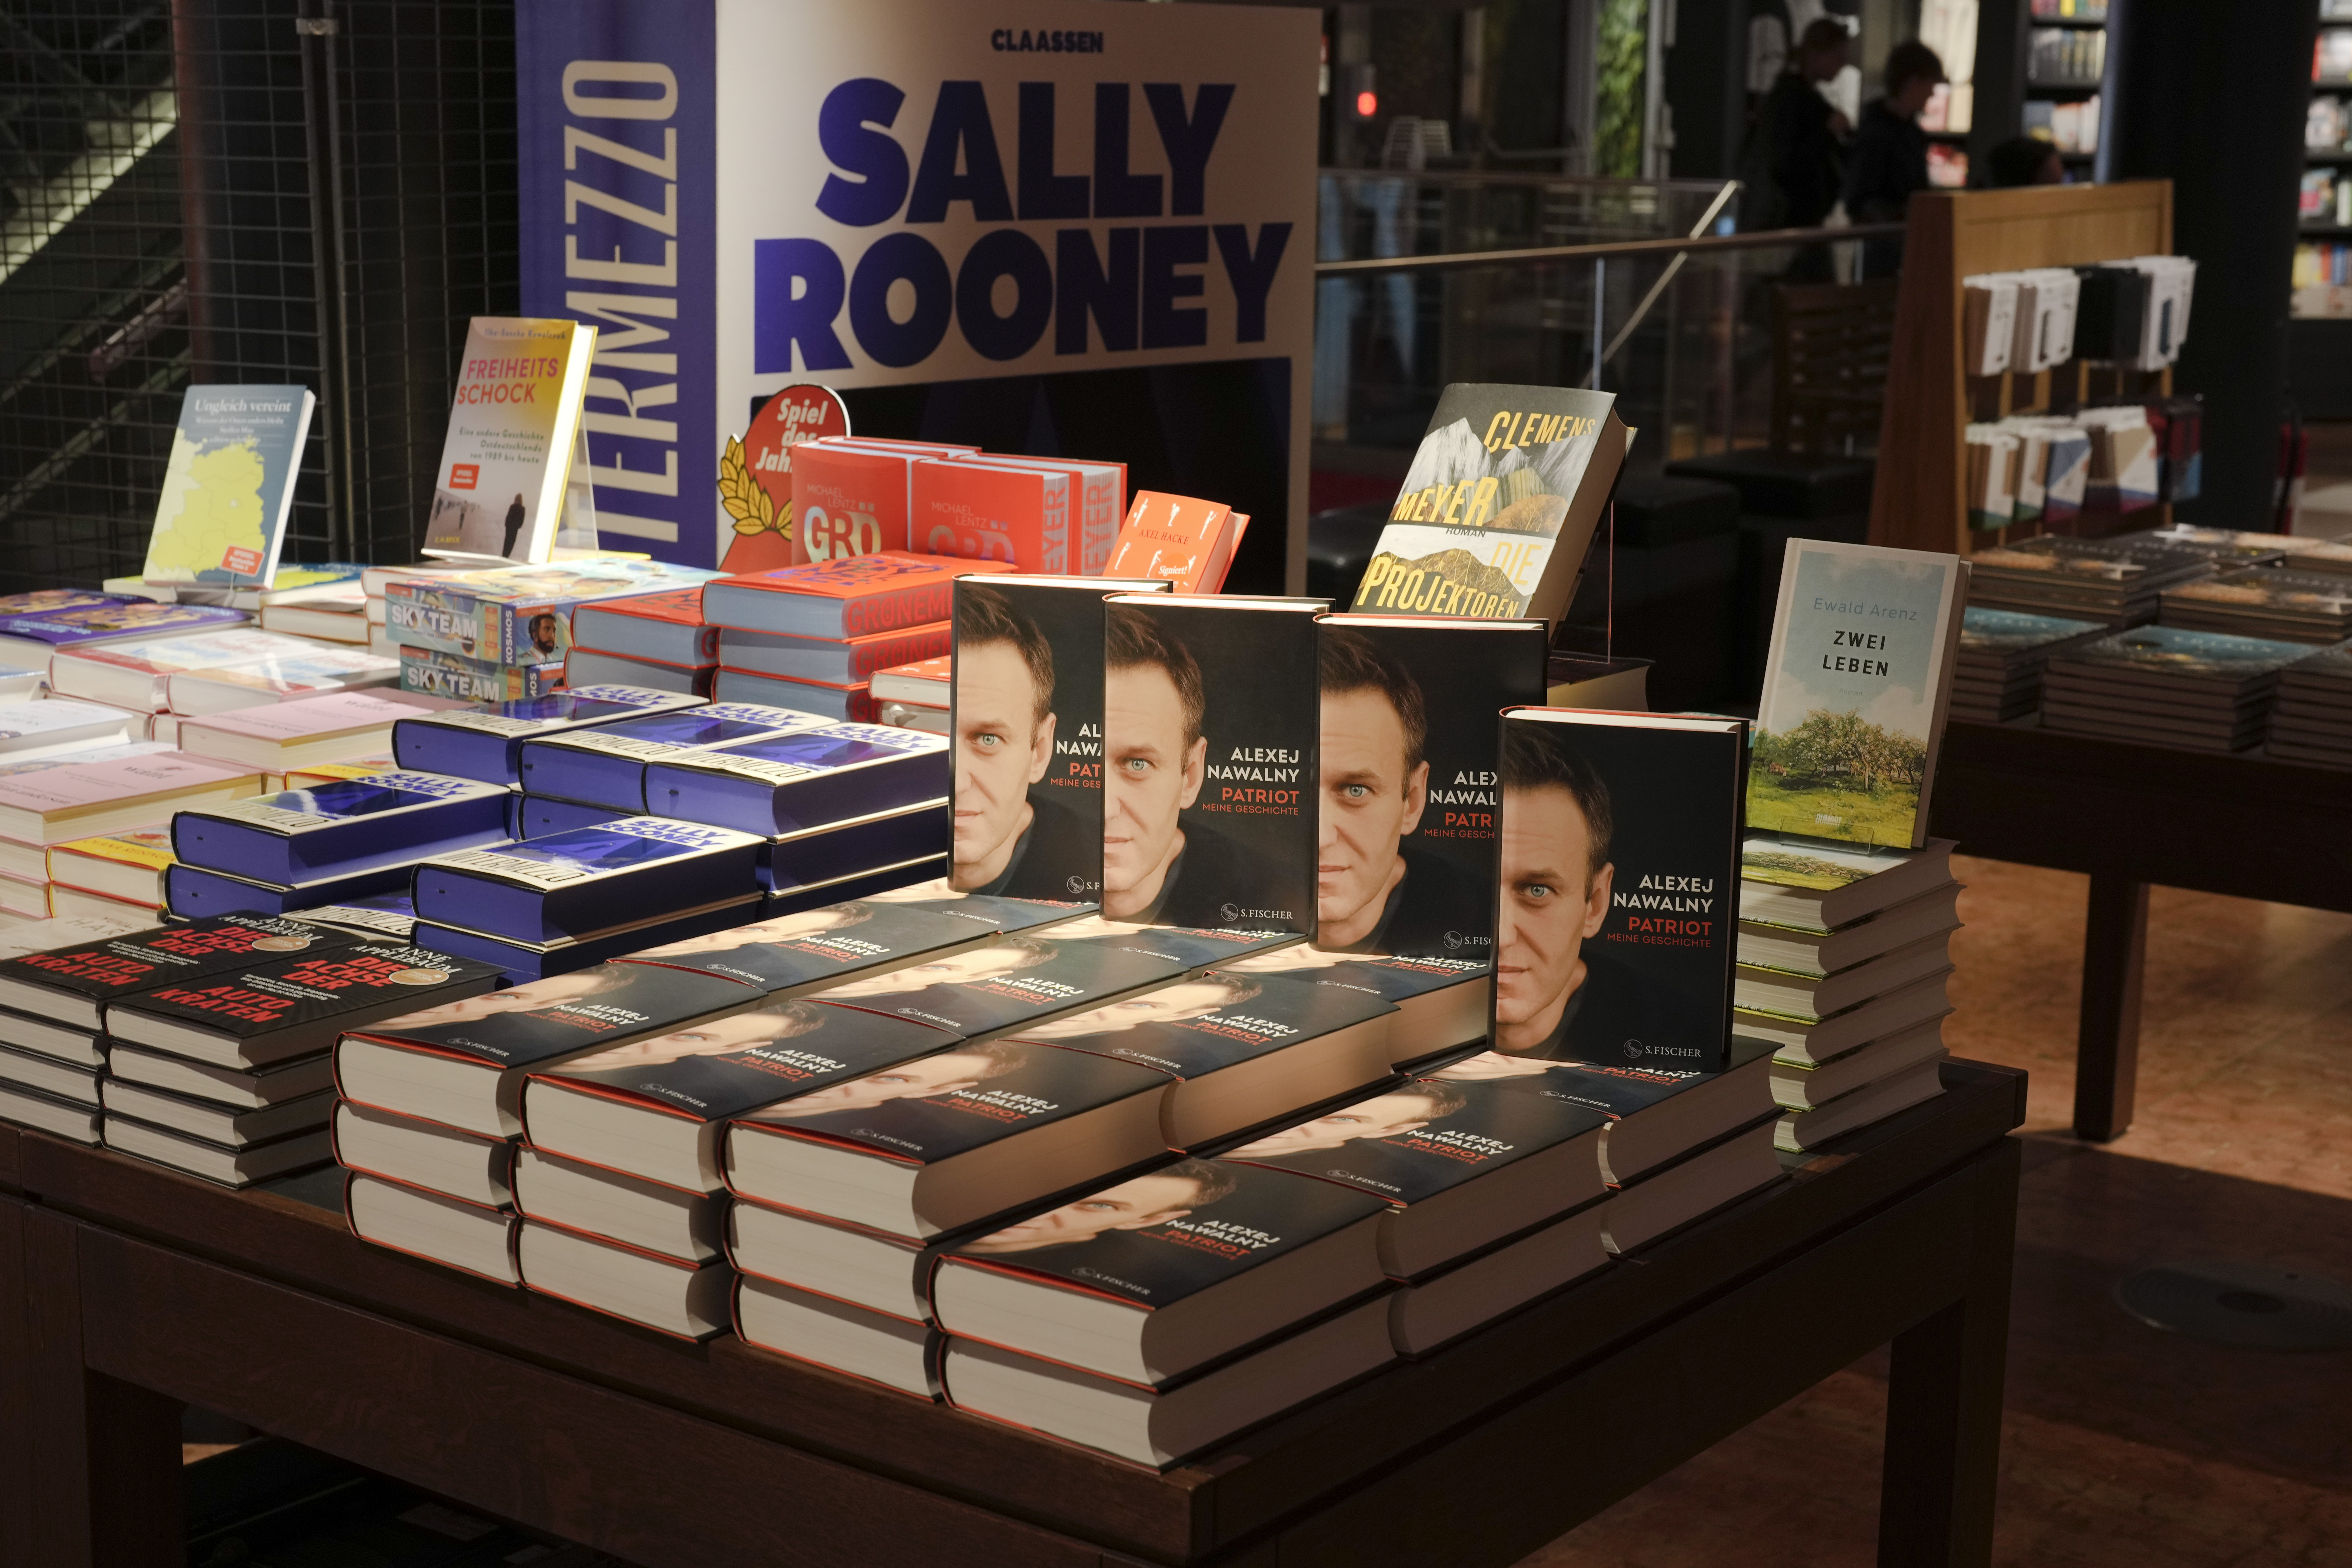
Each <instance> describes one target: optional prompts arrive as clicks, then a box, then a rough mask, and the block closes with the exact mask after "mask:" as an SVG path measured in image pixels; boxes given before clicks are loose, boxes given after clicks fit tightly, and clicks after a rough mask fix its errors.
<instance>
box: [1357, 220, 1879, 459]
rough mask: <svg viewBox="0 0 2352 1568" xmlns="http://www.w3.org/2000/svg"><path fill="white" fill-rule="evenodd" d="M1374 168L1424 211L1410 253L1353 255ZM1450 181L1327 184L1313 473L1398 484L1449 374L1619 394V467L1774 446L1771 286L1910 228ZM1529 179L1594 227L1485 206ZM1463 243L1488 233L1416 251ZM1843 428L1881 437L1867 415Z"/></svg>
mask: <svg viewBox="0 0 2352 1568" xmlns="http://www.w3.org/2000/svg"><path fill="white" fill-rule="evenodd" d="M1382 180H1394V181H1398V182H1401V188H1402V190H1403V191H1405V192H1406V193H1407V194H1408V195H1411V197H1412V201H1413V202H1415V203H1416V204H1419V206H1420V207H1426V208H1429V209H1432V210H1433V211H1434V212H1435V213H1436V214H1437V216H1432V217H1430V218H1429V219H1428V221H1427V222H1426V223H1425V224H1424V223H1423V222H1421V220H1419V219H1416V220H1415V226H1414V227H1413V228H1412V238H1413V240H1414V246H1413V247H1405V246H1404V245H1402V243H1401V242H1400V243H1397V244H1393V245H1372V246H1370V249H1371V250H1373V251H1375V252H1377V251H1381V250H1386V251H1387V252H1388V253H1387V254H1365V253H1364V251H1365V249H1366V248H1367V247H1365V246H1364V245H1362V244H1360V243H1358V242H1357V240H1358V238H1360V237H1358V236H1356V235H1355V232H1354V231H1355V230H1356V229H1360V228H1361V227H1362V224H1361V222H1360V219H1361V216H1362V214H1363V213H1364V212H1365V211H1366V210H1367V207H1368V204H1369V203H1370V201H1371V200H1372V195H1373V193H1374V192H1376V190H1377V187H1378V185H1379V183H1380V182H1381V181H1382ZM1455 187H1456V183H1455V182H1453V181H1449V180H1448V179H1446V178H1445V177H1444V176H1439V175H1412V176H1391V175H1361V176H1358V175H1352V174H1349V175H1327V176H1326V184H1325V195H1326V200H1327V203H1336V205H1335V206H1327V208H1326V216H1325V224H1324V227H1325V230H1326V238H1327V241H1329V243H1328V244H1327V246H1326V247H1325V248H1326V249H1327V250H1338V251H1340V252H1342V254H1340V255H1337V256H1331V257H1328V258H1326V259H1323V260H1320V261H1318V264H1317V267H1316V323H1315V382H1314V387H1315V391H1314V403H1313V416H1312V418H1313V436H1314V443H1315V461H1314V467H1315V468H1316V469H1317V471H1318V475H1321V474H1334V473H1336V474H1346V475H1360V476H1362V477H1363V479H1365V480H1366V481H1367V483H1366V485H1365V487H1364V488H1365V489H1366V490H1367V492H1368V493H1369V491H1370V489H1376V488H1377V484H1376V483H1374V482H1372V481H1376V480H1378V479H1381V478H1389V477H1402V473H1403V471H1404V467H1405V463H1406V461H1407V459H1408V458H1410V456H1411V454H1412V448H1413V447H1414V446H1415V444H1416V443H1418V441H1419V440H1420V438H1421V434H1422V431H1423V429H1424V428H1425V427H1426V426H1427V425H1428V422H1429V416H1430V414H1431V412H1432V411H1433V409H1434V408H1435V406H1436V404H1437V396H1438V393H1439V392H1440V390H1441V389H1443V388H1444V386H1445V385H1446V384H1448V383H1451V382H1457V381H1496V382H1517V383H1523V384H1539V385H1549V386H1572V387H1583V386H1596V385H1597V386H1599V387H1600V388H1601V390H1603V391H1607V392H1612V393H1615V394H1616V395H1618V409H1619V413H1620V415H1621V416H1622V418H1623V419H1624V421H1625V422H1626V423H1627V424H1628V425H1631V426H1634V427H1636V428H1637V429H1638V430H1639V431H1640V432H1641V435H1640V437H1639V438H1638V439H1637V440H1636V442H1635V444H1634V447H1633V455H1632V458H1631V463H1630V468H1629V471H1631V472H1635V473H1649V472H1655V471H1656V470H1657V468H1659V467H1660V466H1661V465H1663V464H1664V463H1665V462H1668V461H1670V460H1673V459H1675V458H1687V457H1695V456H1698V455H1702V454H1706V453H1713V452H1720V451H1724V450H1727V449H1729V448H1733V447H1761V446H1765V445H1769V444H1770V443H1771V441H1772V437H1773V428H1774V427H1773V405H1774V390H1775V380H1776V377H1775V374H1774V368H1775V354H1774V295H1775V289H1776V286H1778V285H1780V284H1781V283H1795V284H1830V283H1833V282H1837V281H1840V280H1842V279H1847V278H1851V277H1853V276H1854V275H1855V272H1856V266H1855V263H1856V259H1857V257H1858V254H1859V253H1860V252H1862V251H1863V250H1864V248H1865V247H1870V248H1872V249H1874V250H1875V249H1879V248H1883V247H1888V246H1890V245H1891V243H1892V242H1895V241H1897V240H1899V238H1900V237H1901V235H1902V233H1903V229H1902V226H1900V225H1895V224H1888V225H1876V226H1855V227H1849V228H1836V229H1805V230H1778V231H1771V232H1766V233H1761V234H1718V233H1715V232H1712V231H1713V230H1714V229H1715V228H1717V226H1719V225H1720V221H1721V219H1722V217H1723V216H1725V215H1726V214H1727V213H1729V212H1730V210H1731V207H1732V204H1733V201H1734V200H1735V199H1736V197H1735V195H1734V194H1733V193H1734V192H1735V191H1736V187H1735V186H1729V185H1725V184H1706V185H1705V186H1704V187H1703V190H1704V199H1701V195H1702V187H1701V186H1699V185H1697V184H1691V183H1688V182H1671V183H1664V184H1656V183H1640V182H1623V181H1577V180H1539V179H1528V180H1526V181H1520V180H1518V179H1516V178H1514V177H1511V176H1500V177H1497V176H1491V175H1482V176H1479V177H1477V178H1476V179H1475V181H1468V180H1465V181H1463V182H1460V183H1459V188H1458V189H1457V188H1455ZM1522 189H1524V190H1526V191H1528V192H1533V193H1536V195H1537V197H1538V198H1540V199H1544V200H1549V199H1551V196H1550V195H1549V194H1550V193H1555V192H1557V193H1559V195H1560V200H1561V202H1562V204H1563V206H1562V210H1563V213H1565V212H1566V211H1567V205H1568V198H1569V197H1570V196H1573V197H1574V198H1575V199H1576V201H1578V202H1580V203H1581V204H1582V205H1581V206H1580V207H1579V208H1578V209H1577V211H1576V212H1575V214H1574V215H1573V216H1563V217H1562V218H1561V219H1560V222H1561V225H1562V232H1570V231H1572V230H1574V228H1575V226H1577V225H1582V226H1585V230H1584V231H1585V232H1594V233H1598V234H1599V236H1600V237H1595V238H1591V239H1580V240H1573V241H1565V242H1561V241H1552V242H1546V243H1527V241H1528V239H1529V238H1530V237H1531V235H1532V234H1534V233H1539V232H1541V229H1540V226H1539V224H1538V225H1535V226H1529V225H1528V224H1521V223H1520V220H1519V218H1518V217H1517V216H1513V217H1511V218H1509V220H1508V221H1504V220H1503V219H1500V218H1496V217H1495V216H1494V215H1493V213H1492V211H1491V210H1489V209H1492V208H1495V207H1496V206H1498V205H1501V204H1503V203H1504V201H1505V199H1506V198H1507V197H1510V196H1512V195H1514V194H1515V193H1517V192H1518V191H1520V190H1522ZM1417 210H1418V208H1417ZM1515 224H1517V225H1518V226H1513V225H1515ZM1612 225H1615V226H1621V227H1620V229H1619V231H1617V232H1610V229H1611V226H1612ZM1693 230H1705V231H1709V232H1705V233H1703V234H1702V235H1701V236H1700V237H1690V236H1691V233H1692V231H1693ZM1661 231H1664V232H1661ZM1334 234H1338V235H1339V237H1342V238H1347V239H1348V240H1349V243H1347V244H1345V245H1342V244H1340V243H1339V240H1338V239H1335V238H1333V236H1334ZM1465 235H1472V236H1480V237H1486V236H1491V237H1496V239H1497V240H1498V243H1494V244H1486V245H1476V246H1468V245H1464V246H1456V247H1454V248H1453V249H1451V250H1450V251H1440V250H1437V249H1435V248H1434V247H1433V245H1427V244H1424V243H1423V242H1424V241H1433V240H1435V239H1437V238H1440V237H1454V238H1459V237H1463V236H1465ZM1873 259H1874V261H1880V262H1884V261H1885V259H1886V258H1879V257H1875V256H1874V258H1873ZM1885 270H1886V268H1885V265H1880V266H1874V268H1872V275H1873V276H1877V275H1881V274H1883V273H1884V272H1885ZM1816 308H1818V305H1816ZM1854 423H1857V424H1859V423H1868V424H1870V425H1871V426H1872V433H1873V434H1874V421H1854ZM1847 439H1848V441H1849V442H1851V441H1852V440H1853V437H1847ZM1866 444H1867V443H1866V441H1865V442H1864V445H1865V446H1866ZM1857 449H1859V448H1857ZM1344 488H1345V487H1342V489H1344Z"/></svg>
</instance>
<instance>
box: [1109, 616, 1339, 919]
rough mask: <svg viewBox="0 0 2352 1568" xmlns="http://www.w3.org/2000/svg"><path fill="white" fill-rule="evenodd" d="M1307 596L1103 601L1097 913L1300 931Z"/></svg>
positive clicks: (1305, 887) (1305, 894)
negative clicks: (1105, 624) (1100, 874)
mask: <svg viewBox="0 0 2352 1568" xmlns="http://www.w3.org/2000/svg"><path fill="white" fill-rule="evenodd" d="M1252 606H1257V607H1252ZM1321 607H1322V601H1320V600H1311V599H1259V600H1238V601H1237V600H1229V599H1223V598H1183V597H1177V596H1173V595H1152V596H1150V597H1145V596H1141V595H1127V596H1123V597H1120V598H1118V599H1114V600H1112V601H1111V604H1110V608H1109V611H1108V632H1107V634H1106V639H1105V643H1104V666H1105V673H1104V677H1103V693H1104V695H1103V730H1104V737H1103V739H1104V747H1105V751H1104V756H1105V771H1104V779H1103V893H1102V900H1101V902H1102V912H1103V913H1104V914H1105V915H1106V916H1108V917H1109V918H1110V919H1112V920H1119V921H1139V922H1142V923H1144V924H1149V925H1171V926H1252V927H1257V928H1261V929H1268V930H1276V931H1297V932H1300V933H1302V934H1308V935H1311V934H1312V933H1313V931H1314V930H1315V816H1314V812H1313V809H1312V785H1313V784H1314V780H1315V776H1316V773H1315V743H1316V701H1317V700H1316V679H1315V622H1314V618H1313V615H1312V613H1311V612H1313V611H1314V610H1316V609H1319V608H1321Z"/></svg>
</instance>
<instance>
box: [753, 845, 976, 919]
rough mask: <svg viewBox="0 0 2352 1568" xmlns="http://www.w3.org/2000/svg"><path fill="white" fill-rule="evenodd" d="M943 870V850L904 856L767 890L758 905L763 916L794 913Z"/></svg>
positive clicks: (945, 868)
mask: <svg viewBox="0 0 2352 1568" xmlns="http://www.w3.org/2000/svg"><path fill="white" fill-rule="evenodd" d="M947 874H948V858H947V856H946V854H945V853H944V852H942V853H940V854H938V855H926V856H924V857H923V858H921V859H919V860H904V861H901V862H899V863H898V865H896V866H884V867H881V868H877V869H876V870H872V871H856V872H852V873H851V874H850V875H848V876H846V877H835V879H833V880H832V881H830V882H811V883H809V884H808V885H806V886H805V887H799V888H794V889H791V890H790V891H788V892H782V893H771V894H769V895H768V901H767V902H766V903H765V904H763V905H762V906H761V910H760V913H761V916H762V917H763V918H764V917H767V916H772V915H790V914H798V913H799V912H800V911H801V910H813V909H815V908H817V907H819V906H820V905H824V904H833V903H839V902H840V901H841V900H844V899H868V898H873V897H875V896H876V895H877V894H882V893H890V892H896V891H898V890H899V889H904V888H908V887H912V886H914V885H915V884H917V883H919V882H928V881H929V880H931V879H933V878H937V877H944V876H946V875H947Z"/></svg>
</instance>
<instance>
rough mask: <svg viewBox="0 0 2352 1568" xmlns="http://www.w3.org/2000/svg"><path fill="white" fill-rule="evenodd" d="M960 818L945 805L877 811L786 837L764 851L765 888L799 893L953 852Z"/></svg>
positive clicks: (776, 839)
mask: <svg viewBox="0 0 2352 1568" xmlns="http://www.w3.org/2000/svg"><path fill="white" fill-rule="evenodd" d="M953 834H954V819H953V817H952V816H950V812H949V809H948V803H947V802H946V801H944V800H927V801H925V802H923V804H921V805H903V806H900V807H898V809H896V810H895V811H877V812H876V813H875V814H874V815H873V816H855V817H852V818H850V819H849V820H848V821H847V822H836V823H834V824H832V825H831V826H825V827H803V828H802V829H801V830H800V831H799V832H797V833H780V834H778V835H776V837H773V838H771V839H769V840H768V843H767V847H765V848H763V849H761V851H760V885H761V887H763V888H765V889H768V891H769V892H771V893H790V892H796V891H798V890H799V889H803V888H807V887H812V886H814V884H816V883H818V882H830V881H834V880H835V879H839V878H842V877H852V876H860V875H863V874H865V873H866V872H869V871H878V870H880V869H881V868H884V867H886V866H896V865H899V864H901V863H902V862H905V861H908V860H918V859H928V858H930V857H931V856H934V855H944V854H946V853H947V852H948V840H949V839H950V837H953Z"/></svg>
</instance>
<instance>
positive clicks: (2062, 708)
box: [2042, 626, 2311, 752]
mask: <svg viewBox="0 0 2352 1568" xmlns="http://www.w3.org/2000/svg"><path fill="white" fill-rule="evenodd" d="M2310 653H2311V649H2310V647H2308V646H2307V645H2306V644H2303V643H2291V642H2273V641H2270V640H2267V639H2264V638H2260V637H2227V636H2224V635H2222V634H2221V633H2219V632H2197V631H2187V630H2183V629H2181V628H2179V627H2177V626H2140V627H2137V628H2135V629H2133V630H2131V631H2127V632H2118V633H2116V634H2114V635H2113V636H2110V637H2101V638H2099V639H2098V640H2097V641H2095V642H2089V643H2084V644H2080V645H2078V646H2076V647H2072V648H2069V649H2068V650H2067V651H2066V652H2064V653H2062V654H2060V655H2058V656H2057V657H2055V658H2053V659H2051V660H2050V663H2049V666H2048V668H2047V671H2046V673H2045V675H2044V676H2043V691H2042V723H2043V724H2044V725H2045V726H2047V727H2048V728H2050V729H2053V730H2066V731H2073V732H2074V733H2076V734H2084V735H2105V736H2110V737H2112V738H2114V739H2116V740H2124V741H2138V742H2145V743H2147V744H2149V745H2157V746H2179V747H2183V748H2186V749H2188V750H2190V751H2199V752H2243V751H2249V750H2251V749H2252V748H2253V747H2256V746H2259V745H2261V744H2262V743H2263V738H2264V736H2265V735H2266V734H2267V733H2268V731H2269V728H2270V715H2271V704H2272V700H2273V697H2274V696H2275V694H2276V691H2277V689H2278V681H2279V672H2280V671H2281V670H2283V669H2284V668H2286V667H2287V666H2289V665H2291V664H2294V662H2296V661H2297V660H2298V659H2302V658H2308V657H2309V656H2310Z"/></svg>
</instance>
